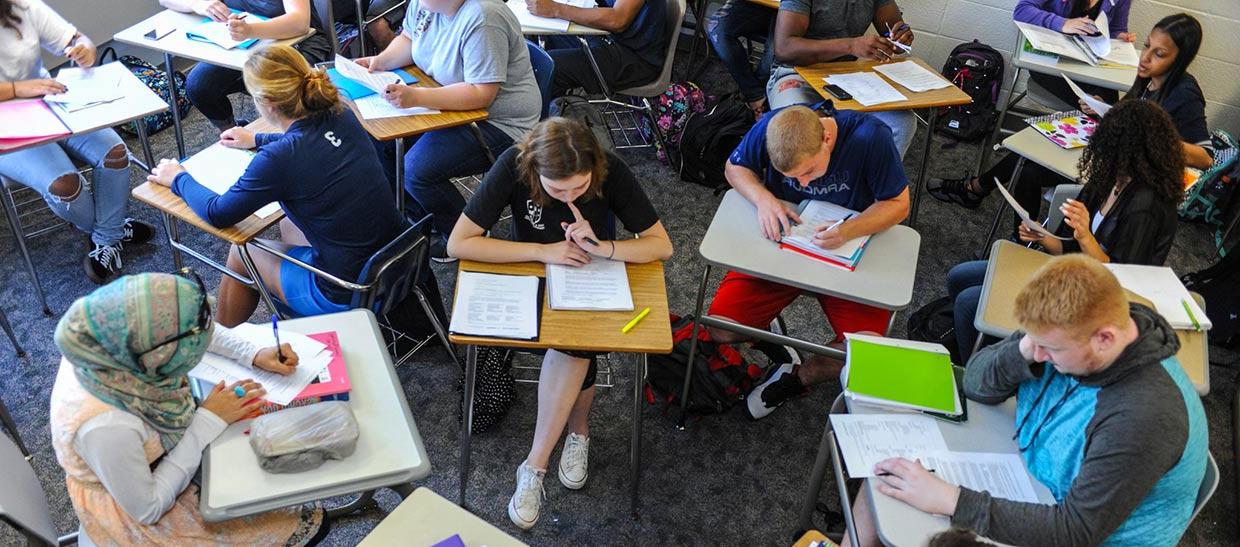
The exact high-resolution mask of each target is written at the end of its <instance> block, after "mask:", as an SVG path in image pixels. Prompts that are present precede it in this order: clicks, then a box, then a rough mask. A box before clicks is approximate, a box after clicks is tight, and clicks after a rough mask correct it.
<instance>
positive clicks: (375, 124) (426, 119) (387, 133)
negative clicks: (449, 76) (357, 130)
mask: <svg viewBox="0 0 1240 547" xmlns="http://www.w3.org/2000/svg"><path fill="white" fill-rule="evenodd" d="M401 70H403V71H405V72H406V73H409V74H412V75H414V76H415V77H417V79H418V81H417V83H414V84H412V85H413V86H414V87H440V86H439V83H438V82H436V81H435V80H433V79H431V77H430V76H427V75H426V73H425V72H422V69H420V68H418V67H416V66H413V65H409V66H407V67H405V68H402V69H401ZM345 104H348V105H349V108H351V109H353V113H354V114H355V115H357V120H358V121H360V122H362V127H364V128H366V132H367V133H370V136H372V137H374V138H376V139H379V140H381V141H390V140H392V139H399V138H404V137H412V136H414V135H421V134H422V133H426V132H427V131H435V130H436V129H447V128H449V127H456V126H458V125H465V124H470V123H474V122H480V121H483V120H485V119H487V115H488V114H487V111H486V110H485V109H479V110H456V111H444V112H442V113H439V114H428V115H417V116H404V117H400V118H380V119H377V120H367V119H363V118H362V114H361V113H360V112H358V111H357V105H354V104H353V101H351V100H348V99H346V100H345Z"/></svg>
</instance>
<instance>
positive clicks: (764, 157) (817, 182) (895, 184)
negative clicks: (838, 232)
mask: <svg viewBox="0 0 1240 547" xmlns="http://www.w3.org/2000/svg"><path fill="white" fill-rule="evenodd" d="M822 104H823V103H819V104H816V105H811V106H810V108H812V109H814V110H815V111H817V110H818V109H819V107H820V106H821V105H822ZM776 112H779V110H773V111H771V112H768V113H767V114H766V115H765V116H763V117H762V119H761V120H758V123H756V124H754V126H753V128H751V129H750V130H749V133H746V134H745V138H744V139H741V144H740V145H739V146H737V147H736V150H734V151H733V152H732V155H731V157H729V158H728V161H730V162H732V164H734V165H739V166H741V167H745V168H747V169H749V170H750V171H753V172H754V173H757V174H758V178H760V179H762V181H763V183H764V184H765V185H766V189H767V190H770V191H771V193H772V194H775V197H777V198H779V199H782V200H786V201H791V202H800V201H801V200H805V199H814V200H823V201H829V202H831V203H834V204H836V205H840V206H843V207H847V208H849V209H852V210H854V211H862V210H864V209H865V208H867V207H869V206H870V205H871V204H872V203H874V202H875V201H882V200H886V199H892V198H895V197H896V196H898V195H900V193H901V192H903V191H904V189H905V188H907V187H908V177H907V176H905V174H904V164H903V163H901V161H900V153H899V152H898V151H897V150H896V145H895V141H893V140H892V138H891V129H890V128H888V127H887V124H884V123H883V122H882V121H881V120H879V119H878V118H875V117H874V116H871V115H869V114H866V113H864V112H855V111H852V110H840V111H837V112H836V113H835V122H836V124H837V125H838V126H839V135H838V137H837V138H836V141H835V148H834V149H833V150H832V151H831V163H830V164H829V165H828V166H827V172H826V173H824V174H823V176H822V177H820V178H817V179H814V180H813V181H812V182H810V183H809V185H808V186H806V187H804V188H802V187H801V184H800V183H799V182H797V180H796V179H794V178H791V177H785V176H784V175H783V173H780V172H779V171H777V170H775V168H773V167H771V158H770V155H769V154H768V153H767V150H766V126H767V124H768V123H769V122H770V121H771V116H774V115H775V113H776Z"/></svg>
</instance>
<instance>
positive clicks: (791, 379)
mask: <svg viewBox="0 0 1240 547" xmlns="http://www.w3.org/2000/svg"><path fill="white" fill-rule="evenodd" d="M798 366H800V365H798V364H796V363H784V364H782V365H779V366H778V367H775V368H774V369H773V370H771V372H770V374H769V375H768V376H767V377H766V380H764V381H763V382H762V383H761V384H758V386H757V387H755V388H753V391H750V392H749V395H748V396H746V397H745V412H746V413H748V414H749V417H750V418H752V419H754V420H761V419H762V418H765V417H767V416H769V415H770V414H771V413H772V412H775V409H777V408H779V407H780V405H783V404H784V403H785V402H787V401H788V400H790V399H792V398H794V397H799V396H801V395H804V394H805V392H806V388H805V386H804V385H803V384H801V380H800V378H797V372H796V371H797V367H798Z"/></svg>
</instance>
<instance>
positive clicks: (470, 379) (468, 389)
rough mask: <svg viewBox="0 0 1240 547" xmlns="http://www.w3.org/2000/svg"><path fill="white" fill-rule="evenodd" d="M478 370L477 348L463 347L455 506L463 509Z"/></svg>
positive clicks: (467, 479) (467, 478) (467, 480)
mask: <svg viewBox="0 0 1240 547" xmlns="http://www.w3.org/2000/svg"><path fill="white" fill-rule="evenodd" d="M477 370H478V347H477V346H466V347H465V390H464V391H465V393H464V396H465V419H463V420H461V462H460V465H461V493H460V496H459V497H458V498H457V501H456V504H457V505H459V506H461V507H465V487H466V486H467V485H468V484H469V442H470V436H471V435H472V434H473V428H474V375H475V374H476V372H477Z"/></svg>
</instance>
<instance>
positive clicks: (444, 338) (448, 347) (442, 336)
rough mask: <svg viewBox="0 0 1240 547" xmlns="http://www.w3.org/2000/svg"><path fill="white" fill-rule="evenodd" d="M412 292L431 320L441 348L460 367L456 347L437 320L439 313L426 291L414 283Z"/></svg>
mask: <svg viewBox="0 0 1240 547" xmlns="http://www.w3.org/2000/svg"><path fill="white" fill-rule="evenodd" d="M413 294H415V295H417V297H418V303H419V304H421V305H422V313H425V314H426V318H427V319H430V320H431V326H432V327H434V328H435V335H436V336H438V337H439V341H440V342H442V343H443V349H444V350H445V351H447V352H448V356H449V357H451V358H452V362H453V363H455V364H456V366H457V368H460V367H461V362H460V361H459V360H457V358H456V349H455V348H453V346H452V342H451V341H450V340H448V331H447V329H445V328H444V326H443V323H442V322H440V321H439V315H438V314H436V313H435V307H434V306H432V305H431V301H430V299H429V298H427V297H426V293H425V292H423V291H422V289H421V287H418V286H417V283H414V287H413Z"/></svg>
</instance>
